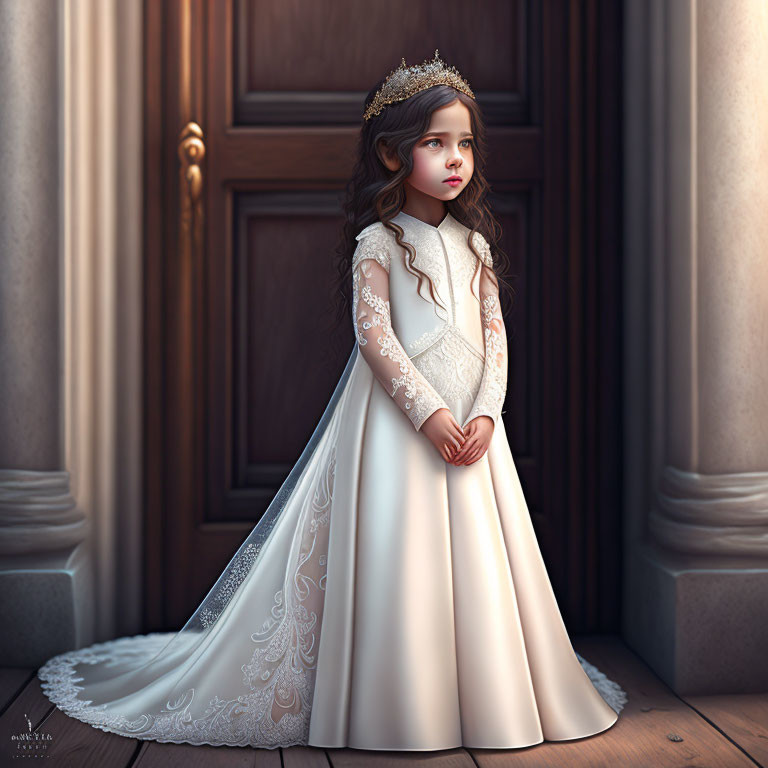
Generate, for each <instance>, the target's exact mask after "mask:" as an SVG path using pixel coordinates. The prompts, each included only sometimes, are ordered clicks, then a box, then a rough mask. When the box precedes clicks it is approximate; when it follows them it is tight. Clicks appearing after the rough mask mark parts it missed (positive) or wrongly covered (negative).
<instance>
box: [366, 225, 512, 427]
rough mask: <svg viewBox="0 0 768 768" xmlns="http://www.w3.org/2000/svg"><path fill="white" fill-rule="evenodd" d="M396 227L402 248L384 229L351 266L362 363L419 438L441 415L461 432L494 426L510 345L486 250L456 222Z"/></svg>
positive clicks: (370, 233)
mask: <svg viewBox="0 0 768 768" xmlns="http://www.w3.org/2000/svg"><path fill="white" fill-rule="evenodd" d="M392 223H393V224H395V225H397V226H398V227H399V228H401V229H402V238H401V240H402V244H400V243H398V242H397V237H396V234H395V232H394V231H393V230H392V229H390V228H389V227H387V226H385V225H384V223H383V222H381V221H378V222H375V223H373V224H371V225H369V226H367V227H365V228H364V229H363V230H362V231H361V232H360V234H358V236H357V240H358V245H357V247H356V249H355V253H354V255H353V258H352V278H353V279H352V286H353V291H352V292H353V321H354V323H355V333H356V336H357V339H358V342H359V344H360V348H361V350H362V352H363V356H364V357H365V358H366V360H367V361H368V363H369V365H370V366H371V368H372V370H373V371H374V373H375V375H376V377H377V378H378V379H379V380H380V381H381V382H382V383H383V384H384V386H385V388H386V389H387V390H388V391H389V394H390V395H392V397H394V398H395V400H396V401H397V403H398V405H399V406H400V407H401V408H402V409H403V410H404V411H405V412H406V413H407V414H408V416H409V417H410V418H411V420H412V421H413V423H414V425H415V426H416V429H419V428H420V427H421V424H422V423H423V422H424V421H425V420H426V419H427V418H428V417H429V416H430V415H431V414H432V413H433V412H434V411H435V410H437V409H438V408H447V409H449V410H450V411H451V412H452V413H453V415H454V417H455V418H456V420H457V421H458V422H459V424H462V425H463V424H464V423H466V422H467V421H468V420H471V419H472V418H475V417H476V416H478V415H488V416H490V417H491V418H492V419H494V421H496V420H498V417H499V415H500V413H501V402H502V401H503V396H504V393H505V391H506V342H505V339H504V340H503V341H502V337H501V334H502V333H503V328H502V326H503V323H502V320H501V315H500V311H499V306H498V291H497V286H496V285H495V284H494V283H493V280H491V279H490V278H489V275H493V260H492V257H491V253H490V248H489V246H488V243H487V241H486V240H485V238H483V236H482V235H481V234H480V233H479V232H475V233H474V234H473V233H472V231H471V230H469V229H468V228H467V227H466V226H464V225H463V224H461V223H460V222H459V221H457V220H456V219H455V218H454V217H453V216H452V215H451V214H450V213H449V214H447V215H446V216H445V218H444V219H443V220H442V221H441V222H440V224H439V225H438V226H436V227H434V226H432V225H430V224H427V223H426V222H424V221H421V220H420V219H417V218H414V217H413V216H410V215H408V214H406V213H404V212H402V211H401V212H400V213H398V214H397V215H396V216H395V217H394V218H393V219H392ZM470 236H472V238H473V240H472V246H473V247H472V248H470V246H469V238H470ZM406 244H407V246H410V247H411V248H412V250H413V253H412V254H411V248H408V247H407V246H406ZM473 248H474V250H473ZM478 255H479V258H478ZM374 262H376V263H374ZM483 265H485V267H487V269H484V268H483ZM379 328H380V329H381V331H383V332H382V333H379ZM369 338H370V340H371V341H373V344H372V345H370V346H368V340H369ZM499 345H503V347H504V350H503V354H501V355H499V354H498V352H499V349H498V347H499ZM489 349H492V350H493V361H494V364H493V366H490V367H489V366H488V364H487V363H486V360H487V359H488V350H489ZM377 352H380V354H377ZM387 361H388V362H387Z"/></svg>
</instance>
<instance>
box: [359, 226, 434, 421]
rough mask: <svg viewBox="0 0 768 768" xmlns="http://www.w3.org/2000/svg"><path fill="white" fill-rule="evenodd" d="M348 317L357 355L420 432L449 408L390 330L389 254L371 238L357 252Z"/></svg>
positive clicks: (362, 243)
mask: <svg viewBox="0 0 768 768" xmlns="http://www.w3.org/2000/svg"><path fill="white" fill-rule="evenodd" d="M352 313H353V319H354V326H355V336H356V337H357V342H358V345H359V348H360V353H361V354H362V356H363V358H364V359H365V360H366V362H367V363H368V365H369V366H370V368H371V371H372V372H373V375H374V376H375V377H376V378H377V379H378V380H379V381H380V382H381V384H382V386H383V387H384V389H385V390H386V392H387V394H389V395H390V396H391V397H392V398H393V399H394V401H395V403H397V405H398V406H399V408H400V409H401V410H402V411H403V413H405V415H406V416H408V418H409V419H410V420H411V422H412V423H413V426H414V427H415V429H416V430H417V431H418V430H419V429H421V426H422V424H423V423H424V422H425V421H426V420H427V419H428V418H429V417H430V416H431V415H432V414H433V413H434V412H435V411H436V410H438V409H439V408H448V405H447V404H446V403H445V401H444V400H443V398H442V397H441V396H440V395H439V394H438V393H437V392H436V391H435V389H434V388H433V387H432V385H431V384H430V383H429V382H428V381H427V380H426V378H424V376H423V374H422V373H421V372H420V371H419V370H418V369H417V368H416V367H415V366H414V365H413V363H412V362H411V359H410V358H409V357H408V355H407V353H406V351H405V349H404V348H403V346H402V344H401V343H400V341H399V340H398V338H397V336H396V335H395V332H394V331H393V329H392V318H391V315H390V306H389V253H388V251H387V249H386V245H383V246H382V245H381V243H380V242H379V243H377V238H375V237H371V238H365V239H364V240H363V241H361V243H360V244H359V245H358V248H357V250H356V251H355V256H354V258H353V262H352Z"/></svg>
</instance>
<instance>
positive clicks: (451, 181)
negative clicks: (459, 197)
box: [443, 179, 461, 187]
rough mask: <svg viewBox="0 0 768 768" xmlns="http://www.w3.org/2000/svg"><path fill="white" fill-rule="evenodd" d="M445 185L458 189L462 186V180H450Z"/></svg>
mask: <svg viewBox="0 0 768 768" xmlns="http://www.w3.org/2000/svg"><path fill="white" fill-rule="evenodd" d="M443 184H450V185H451V186H452V187H458V186H459V184H461V179H448V180H446V181H444V182H443Z"/></svg>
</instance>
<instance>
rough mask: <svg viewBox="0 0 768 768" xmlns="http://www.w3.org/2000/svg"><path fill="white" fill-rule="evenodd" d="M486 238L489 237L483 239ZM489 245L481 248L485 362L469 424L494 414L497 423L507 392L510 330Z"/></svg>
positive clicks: (468, 420)
mask: <svg viewBox="0 0 768 768" xmlns="http://www.w3.org/2000/svg"><path fill="white" fill-rule="evenodd" d="M483 242H485V241H483ZM487 248H488V245H487V243H485V248H484V249H481V251H480V252H481V254H482V261H483V266H482V267H481V272H480V285H479V291H480V313H481V314H480V317H481V321H482V325H483V335H484V338H485V365H484V367H483V378H482V379H481V381H480V389H479V390H478V392H477V397H476V398H475V402H474V404H473V405H472V409H471V411H470V412H469V416H467V419H466V421H465V422H464V424H462V427H465V426H466V425H467V424H468V423H469V422H470V421H472V419H475V418H477V417H478V416H490V417H491V418H492V419H493V422H494V424H496V423H497V422H498V420H499V418H500V417H501V406H502V405H503V404H504V398H505V397H506V394H507V365H508V364H507V332H506V329H505V328H504V318H503V317H502V314H501V303H500V301H499V284H498V281H497V279H496V275H495V274H494V272H493V267H492V264H493V261H492V259H491V255H490V251H489V250H487Z"/></svg>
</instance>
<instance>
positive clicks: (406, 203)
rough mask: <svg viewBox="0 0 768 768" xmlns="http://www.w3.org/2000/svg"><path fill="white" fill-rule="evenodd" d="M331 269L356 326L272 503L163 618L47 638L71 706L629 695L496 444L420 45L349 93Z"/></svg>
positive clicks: (498, 705)
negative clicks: (570, 626) (571, 608)
mask: <svg viewBox="0 0 768 768" xmlns="http://www.w3.org/2000/svg"><path fill="white" fill-rule="evenodd" d="M359 151H360V157H359V160H358V165H357V169H356V171H355V175H354V177H353V179H352V181H351V183H350V185H349V190H348V191H349V195H348V201H347V205H346V213H347V224H346V229H345V235H346V241H347V243H346V246H345V247H344V248H343V249H342V251H341V255H342V257H343V260H344V261H343V265H342V266H343V268H342V277H343V279H344V282H345V283H346V284H349V283H351V287H352V307H351V309H352V320H353V323H354V330H355V334H356V339H357V343H356V344H355V347H354V349H353V350H352V354H351V355H350V358H349V361H348V363H347V366H346V368H345V370H344V373H343V374H342V376H341V379H340V381H339V383H338V385H337V387H336V390H335V391H334V393H333V396H332V398H331V401H330V402H329V404H328V407H327V408H326V411H325V413H324V414H323V417H322V419H321V420H320V423H319V424H318V426H317V428H316V430H315V432H314V434H313V435H312V438H311V439H310V441H309V443H308V445H307V446H306V448H305V450H304V452H303V453H302V455H301V457H300V458H299V461H298V462H297V463H296V465H295V466H294V468H293V470H292V471H291V473H290V475H289V476H288V478H287V479H286V481H285V483H284V484H283V486H282V487H281V488H280V491H279V492H278V494H277V496H276V497H275V499H274V500H273V502H272V504H271V505H270V506H269V508H268V510H267V512H266V513H265V515H264V516H263V518H262V519H261V520H260V521H259V523H258V524H257V525H256V526H255V528H254V529H253V531H252V532H251V534H250V535H249V536H248V538H247V539H246V541H245V542H243V544H242V546H241V547H240V549H239V550H238V552H237V553H236V555H235V556H234V558H233V559H232V561H231V562H230V563H229V565H228V566H227V568H226V569H225V570H224V572H223V573H222V574H221V576H220V578H219V579H218V581H217V582H216V584H215V585H214V586H213V588H212V589H211V591H210V592H209V594H208V595H207V596H206V598H205V600H204V601H203V602H202V603H201V605H200V606H199V607H198V609H197V610H196V611H195V613H194V614H193V616H192V617H191V618H190V619H189V621H188V622H187V624H186V625H185V626H184V627H183V628H182V629H181V630H180V631H179V632H177V633H152V634H149V635H140V636H136V637H129V638H121V639H118V640H113V641H110V642H107V643H101V644H98V645H94V646H91V647H90V648H87V649H83V650H79V651H72V652H69V653H64V654H61V655H59V656H56V657H54V658H53V659H50V660H49V661H48V662H46V664H45V665H44V666H43V667H42V668H41V669H40V670H39V672H38V675H39V677H40V679H41V680H42V684H43V690H44V691H45V692H46V693H47V695H48V696H49V697H50V699H51V700H52V701H53V702H54V703H55V704H57V705H58V706H59V707H60V708H61V709H62V710H63V711H64V712H66V713H67V714H69V715H71V716H73V717H76V718H78V719H80V720H83V721H84V722H86V723H90V724H92V725H94V726H95V727H97V728H101V729H103V730H106V731H112V732H114V733H119V734H123V735H126V736H131V737H134V738H139V739H154V740H157V741H172V742H187V743H191V744H214V745H222V744H227V745H238V746H254V747H266V748H274V747H278V746H290V745H292V744H308V745H313V746H318V747H345V746H348V747H356V748H359V749H376V750H440V749H451V748H454V747H458V746H460V745H465V746H469V747H485V748H494V749H504V748H513V747H525V746H529V745H532V744H537V743H539V742H541V741H543V740H545V739H546V740H565V739H575V738H579V737H582V736H588V735H590V734H595V733H598V732H600V731H603V730H605V729H606V728H609V727H610V726H611V725H612V724H613V723H614V722H616V720H617V713H618V712H619V711H620V710H621V708H622V706H623V703H624V701H625V699H626V697H625V694H624V692H623V691H622V690H621V689H620V688H619V686H618V685H616V684H615V683H613V682H612V681H609V680H607V679H606V678H605V676H604V675H603V674H601V673H600V672H598V671H597V670H596V669H595V668H594V667H593V666H591V665H590V664H588V663H587V662H586V661H585V660H584V659H582V658H581V657H580V656H578V655H577V654H576V653H575V652H574V650H573V648H572V646H571V643H570V641H569V639H568V635H567V633H566V630H565V627H564V625H563V622H562V619H561V616H560V613H559V610H558V607H557V604H556V601H555V598H554V595H553V593H552V589H551V586H550V583H549V580H548V577H547V574H546V570H545V568H544V564H543V561H542V558H541V555H540V552H539V548H538V544H537V541H536V536H535V534H534V531H533V527H532V525H531V521H530V517H529V514H528V510H527V507H526V503H525V499H524V497H523V493H522V490H521V487H520V483H519V480H518V476H517V472H516V469H515V465H514V462H513V459H512V455H511V453H510V449H509V444H508V442H507V437H506V434H505V432H504V424H503V421H502V419H501V409H502V404H503V402H504V396H505V393H506V383H507V365H508V364H507V343H506V335H505V328H504V321H503V318H502V313H501V307H500V300H499V285H500V281H499V280H498V278H497V276H496V274H495V270H494V256H493V254H494V252H495V253H496V254H497V255H498V258H500V259H503V254H501V252H500V251H499V249H498V247H497V246H496V242H497V239H498V231H499V227H498V225H497V224H496V222H495V220H494V219H493V218H492V216H491V214H490V213H489V211H488V208H487V206H486V203H485V197H486V192H487V184H486V182H485V179H484V178H483V160H484V155H483V153H484V128H483V121H482V116H481V113H480V110H479V108H478V106H477V104H476V102H475V99H474V95H473V93H472V91H471V89H470V87H469V85H468V84H467V83H466V81H465V80H464V79H463V78H462V77H461V75H460V74H459V73H458V72H457V71H456V70H455V69H454V68H453V67H446V66H445V65H444V64H443V62H442V61H441V60H440V58H439V56H438V54H437V52H435V58H434V59H433V60H432V61H431V62H425V63H424V64H422V65H419V66H413V67H406V65H405V60H403V63H402V64H401V65H400V67H399V68H398V69H397V70H395V71H394V72H392V73H390V75H389V76H388V77H387V78H385V79H384V80H383V81H382V82H381V83H379V85H378V86H377V87H376V88H374V89H373V90H372V91H371V93H370V94H369V96H368V98H367V100H366V109H365V113H364V122H363V127H362V132H361V141H360V148H359Z"/></svg>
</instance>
